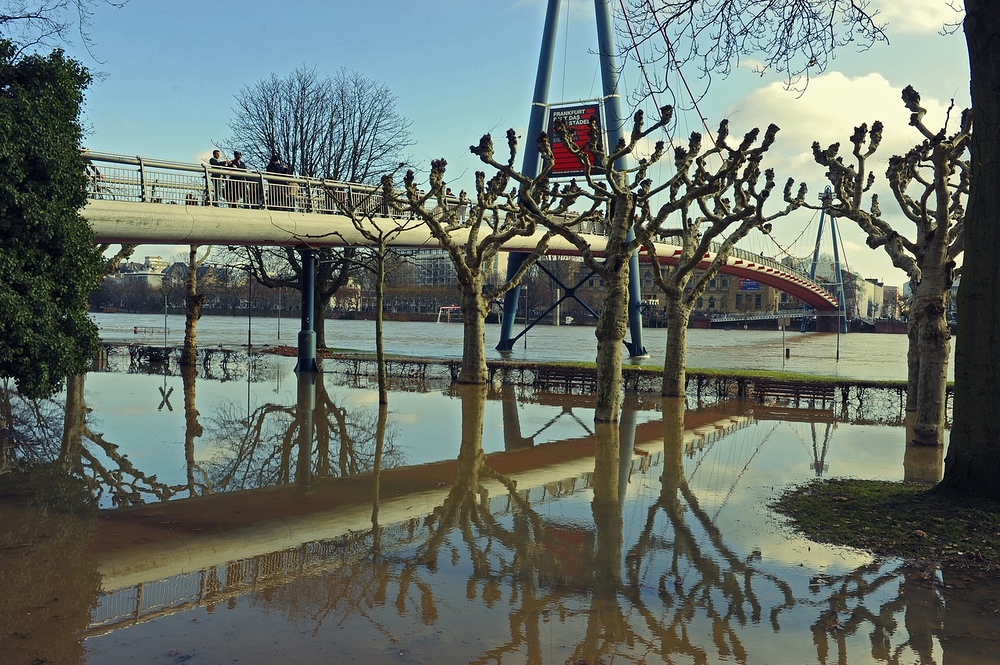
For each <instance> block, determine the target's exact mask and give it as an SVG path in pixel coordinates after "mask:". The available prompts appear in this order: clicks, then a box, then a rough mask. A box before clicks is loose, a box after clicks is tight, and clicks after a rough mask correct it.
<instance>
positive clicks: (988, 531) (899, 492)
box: [772, 479, 1000, 571]
mask: <svg viewBox="0 0 1000 665" xmlns="http://www.w3.org/2000/svg"><path fill="white" fill-rule="evenodd" d="M772 507H773V508H774V509H775V510H776V511H778V512H779V513H782V514H784V515H786V516H788V517H789V518H790V519H791V522H792V526H793V527H794V528H795V529H796V530H797V531H799V532H801V533H802V534H804V535H805V536H807V537H808V538H811V539H812V540H815V541H817V542H820V543H830V544H833V545H844V546H849V547H856V548H859V549H863V550H867V551H869V552H872V553H873V554H877V555H880V556H887V557H898V558H901V559H906V560H908V561H913V562H927V563H939V564H942V565H948V566H961V567H963V568H979V569H982V570H984V571H985V570H990V571H995V570H997V569H998V568H1000V502H996V501H985V500H978V499H968V498H960V497H954V496H951V495H947V494H936V493H932V492H930V491H929V490H928V488H927V487H926V486H923V485H911V484H903V483H893V482H887V481H875V480H853V479H830V480H815V481H812V482H810V483H806V484H804V485H799V486H797V487H793V488H791V489H789V490H787V491H786V492H785V493H784V494H783V495H782V496H781V497H780V498H778V500H777V501H776V502H775V503H774V504H773V506H772Z"/></svg>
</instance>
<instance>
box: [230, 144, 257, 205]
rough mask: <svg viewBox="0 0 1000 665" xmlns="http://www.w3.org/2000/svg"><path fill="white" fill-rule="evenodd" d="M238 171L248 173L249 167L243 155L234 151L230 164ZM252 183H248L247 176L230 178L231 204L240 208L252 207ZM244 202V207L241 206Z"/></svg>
mask: <svg viewBox="0 0 1000 665" xmlns="http://www.w3.org/2000/svg"><path fill="white" fill-rule="evenodd" d="M229 164H230V166H232V167H233V168H234V169H236V170H237V171H246V170H247V165H246V164H245V163H244V162H243V153H242V152H240V151H239V150H234V151H233V159H232V161H230V162H229ZM249 185H250V183H249V182H247V178H246V176H242V175H232V176H229V198H231V199H232V201H230V203H232V204H234V205H236V206H237V207H239V208H249V207H251V205H250V198H251V196H250V191H251V189H252V188H251V187H250V186H249ZM240 201H242V205H240Z"/></svg>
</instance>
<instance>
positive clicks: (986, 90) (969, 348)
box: [939, 0, 1000, 498]
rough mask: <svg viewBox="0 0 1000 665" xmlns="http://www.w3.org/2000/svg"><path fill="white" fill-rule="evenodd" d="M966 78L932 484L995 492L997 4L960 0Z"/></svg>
mask: <svg viewBox="0 0 1000 665" xmlns="http://www.w3.org/2000/svg"><path fill="white" fill-rule="evenodd" d="M965 13H966V16H965V21H964V28H965V39H966V43H967V45H968V49H969V70H970V74H971V77H972V116H973V128H974V131H973V133H972V144H971V149H972V159H971V168H972V171H971V177H972V180H971V190H970V192H969V203H968V208H967V210H966V216H965V256H964V258H963V266H962V283H961V285H960V286H959V289H958V330H959V333H958V342H957V344H956V349H955V410H954V411H955V415H954V421H953V424H952V430H951V442H950V445H949V446H948V455H947V457H946V459H945V472H944V479H943V480H942V481H941V484H940V485H939V487H940V488H942V489H944V490H949V491H955V492H961V493H964V494H969V495H976V496H983V497H992V498H1000V482H997V478H1000V454H998V453H1000V389H998V388H1000V361H998V359H997V357H996V356H997V349H1000V316H997V315H996V314H997V309H998V307H997V305H998V298H1000V271H998V270H997V267H996V266H997V253H998V252H1000V220H998V219H997V215H998V214H1000V187H998V186H997V183H998V182H1000V3H998V2H995V0H965Z"/></svg>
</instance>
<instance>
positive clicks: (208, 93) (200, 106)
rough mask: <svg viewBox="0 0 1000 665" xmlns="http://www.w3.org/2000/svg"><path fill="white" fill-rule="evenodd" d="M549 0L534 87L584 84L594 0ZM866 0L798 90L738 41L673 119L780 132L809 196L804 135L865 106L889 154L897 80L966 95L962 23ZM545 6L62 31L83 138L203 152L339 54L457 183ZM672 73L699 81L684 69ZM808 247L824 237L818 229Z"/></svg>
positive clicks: (141, 9) (926, 7) (534, 47)
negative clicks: (80, 100)
mask: <svg viewBox="0 0 1000 665" xmlns="http://www.w3.org/2000/svg"><path fill="white" fill-rule="evenodd" d="M562 5H563V10H562V15H561V18H560V32H559V35H558V37H557V43H558V46H557V52H556V59H555V60H556V61H555V64H554V67H553V75H552V84H551V88H550V101H551V102H560V101H576V100H580V99H591V98H595V97H597V96H599V95H600V93H601V82H600V74H599V70H598V62H597V56H596V55H595V54H594V51H595V49H596V28H595V23H594V9H593V3H591V2H589V0H564V2H563V3H562ZM873 6H875V7H876V8H877V9H879V11H880V12H881V14H880V16H881V18H882V19H883V20H885V21H887V22H888V26H887V29H886V32H887V34H888V36H889V39H890V44H889V45H883V44H879V45H876V46H875V47H873V48H872V49H871V50H869V51H867V52H856V51H855V50H852V49H851V48H850V47H848V48H845V49H842V50H840V51H838V52H837V53H836V56H835V58H834V59H833V60H832V61H831V62H830V65H829V67H828V68H827V70H826V71H825V72H823V73H822V74H819V75H814V76H813V77H812V79H811V81H810V83H809V85H808V87H807V88H806V89H805V91H804V92H802V91H789V90H787V89H786V88H785V86H784V85H783V83H784V78H783V77H782V75H780V74H774V75H770V74H766V75H763V76H762V75H759V74H757V73H755V72H754V67H753V65H754V61H753V59H752V58H750V59H747V60H744V61H743V63H741V66H740V67H739V68H737V69H736V70H735V71H734V72H733V74H732V75H730V76H729V77H728V78H726V79H722V78H715V79H714V80H713V82H712V86H711V87H710V89H709V91H708V93H707V94H706V96H705V97H704V99H702V100H701V102H699V105H698V109H697V111H693V110H692V111H684V112H680V113H679V114H678V123H677V128H676V136H678V137H682V138H683V137H686V136H687V134H688V133H690V132H691V131H699V130H700V131H704V129H703V127H702V126H701V121H700V117H704V118H705V119H706V121H707V123H708V126H709V127H711V128H713V130H714V128H716V127H717V125H718V122H719V121H720V120H722V119H723V118H728V119H729V120H730V123H731V128H732V133H733V134H734V135H737V136H739V135H742V134H743V133H745V132H746V131H748V130H750V129H751V128H753V127H761V128H763V127H766V126H767V125H768V124H769V123H771V122H773V123H775V124H777V125H778V126H779V127H781V132H780V133H779V135H778V141H777V143H776V145H775V147H774V148H773V149H772V150H771V151H770V153H769V155H768V158H767V159H766V162H765V165H766V166H771V167H773V168H774V169H775V171H776V172H777V174H778V179H779V182H784V180H785V179H786V178H787V177H789V176H791V177H793V178H795V179H796V180H798V181H805V182H806V183H807V184H808V186H809V191H810V194H809V196H810V198H811V199H812V200H816V197H817V196H818V194H819V192H821V191H822V189H823V187H824V182H825V180H824V178H823V171H822V169H821V168H820V167H818V166H816V165H815V164H814V162H813V159H812V152H811V145H812V142H813V141H819V142H820V143H821V144H822V145H824V146H826V145H828V144H830V143H833V142H837V141H840V142H841V143H844V142H846V140H847V138H848V137H849V136H850V134H851V132H852V129H853V127H854V126H855V125H857V124H859V123H861V122H867V123H869V124H870V123H871V122H872V121H873V120H881V121H883V122H884V123H885V125H886V131H885V139H884V140H883V146H882V148H881V149H880V151H879V153H878V155H877V157H878V160H876V161H877V165H875V166H873V170H874V171H875V173H876V175H877V176H879V177H881V176H883V175H884V170H885V169H884V164H885V163H886V162H887V161H888V157H889V156H890V155H892V154H901V153H903V152H905V151H906V150H907V149H908V148H909V147H911V146H912V145H913V144H915V143H916V142H917V136H916V134H915V131H914V130H912V128H909V127H908V126H907V124H908V117H909V114H908V112H907V111H906V110H905V108H904V107H903V105H902V103H901V101H900V91H901V90H902V89H903V87H905V86H906V85H908V84H909V85H913V87H914V88H916V90H917V91H918V92H920V93H921V95H922V101H923V105H924V106H925V107H926V108H927V109H928V115H927V122H928V124H929V125H930V126H931V127H932V128H934V129H937V128H939V127H940V126H941V124H942V123H943V122H944V119H945V111H946V109H947V107H948V105H949V103H950V102H951V100H954V102H955V105H956V107H957V108H959V109H961V108H965V107H966V106H968V104H969V101H968V100H969V85H968V59H967V54H966V52H965V44H964V38H963V35H962V33H961V31H959V32H957V34H942V27H943V26H944V25H945V24H947V23H955V21H957V20H960V18H961V15H959V14H956V13H955V12H954V10H953V9H952V8H951V7H950V6H949V3H948V0H873ZM545 8H546V1H545V0H492V1H490V2H471V1H469V0H465V1H461V0H425V1H423V2H398V1H396V2H389V1H388V0H367V1H366V2H343V1H341V2H336V1H335V2H330V1H329V0H326V1H314V0H303V1H300V2H288V3H280V4H279V3H275V2H262V1H259V0H239V1H235V0H213V1H212V2H204V0H197V1H195V0H171V1H170V2H165V1H163V0H159V1H153V0H130V1H129V2H128V3H127V4H125V5H124V6H123V7H122V8H114V7H111V6H99V7H97V9H96V11H95V14H94V16H93V17H92V18H93V20H92V25H91V27H90V29H89V35H90V39H91V46H90V47H89V48H85V47H84V46H83V45H82V44H81V43H80V42H81V40H80V39H79V38H76V39H75V42H76V43H75V44H71V45H70V46H68V47H67V48H66V50H67V52H68V53H69V54H70V55H72V56H74V57H76V58H77V59H79V60H80V61H81V62H82V63H83V64H84V65H86V66H87V67H88V68H89V69H90V70H91V71H93V72H95V73H98V74H99V77H98V78H97V80H95V82H94V83H93V84H92V86H91V87H90V89H89V90H88V92H87V94H86V101H85V109H84V116H83V122H84V125H85V127H86V128H87V135H86V137H85V140H84V145H85V146H86V147H88V148H90V149H91V150H95V151H100V152H111V153H119V154H126V155H140V156H143V157H149V158H158V159H165V160H174V161H185V162H198V161H202V160H207V158H208V157H209V155H210V153H211V150H212V148H213V147H214V146H215V145H216V144H222V143H225V140H226V139H227V138H228V137H229V135H230V130H229V126H228V125H229V122H230V120H231V118H232V117H233V107H234V99H235V96H236V95H237V93H238V92H239V91H240V90H241V89H242V88H243V87H245V86H253V85H254V84H255V83H256V82H257V81H259V80H261V79H264V78H266V77H269V76H270V75H271V73H274V74H277V75H278V76H279V77H281V76H284V75H287V74H288V73H290V72H291V71H292V70H294V69H296V68H297V67H300V66H306V67H315V68H316V69H317V71H318V72H320V73H321V74H325V73H329V74H331V75H332V74H335V73H336V72H337V71H338V70H340V69H342V68H343V69H347V70H349V71H354V72H358V73H360V74H363V75H364V76H366V77H368V78H370V79H373V80H376V81H379V82H381V83H384V84H385V85H386V86H387V87H388V88H389V89H390V90H391V91H392V92H393V93H394V94H395V95H396V104H397V111H398V112H399V113H400V114H401V115H403V116H405V117H406V118H408V119H409V120H410V121H411V122H412V125H411V134H412V138H413V140H414V141H415V144H414V145H413V146H412V147H410V148H409V150H408V157H409V158H410V162H411V163H413V164H415V165H416V166H417V168H418V169H420V168H426V166H427V165H429V163H430V161H431V160H432V159H435V158H441V157H443V158H445V159H446V160H447V161H448V180H449V184H453V189H455V191H458V190H460V189H463V188H464V189H471V187H472V178H473V174H474V172H475V171H476V170H477V169H480V168H481V165H480V163H479V161H478V159H477V158H475V157H474V156H473V155H471V154H470V153H469V146H470V145H472V144H474V143H477V142H478V140H479V137H480V136H481V135H482V134H484V133H492V134H493V135H494V137H495V138H497V139H498V142H501V143H502V137H503V134H504V132H505V131H506V130H507V129H508V128H510V127H513V128H514V129H516V130H518V132H519V134H521V135H523V133H524V130H525V128H526V125H527V122H528V114H529V111H530V107H531V95H532V91H533V88H534V78H535V71H536V68H537V62H538V51H539V45H540V41H541V32H542V23H543V19H544V14H545ZM683 75H684V77H685V78H686V79H687V80H689V81H690V82H691V83H692V85H693V86H695V87H698V86H699V85H701V80H700V79H699V77H698V73H697V72H696V71H693V70H692V71H684V72H683ZM639 83H640V79H639V74H638V72H636V71H626V72H625V73H624V75H623V77H622V81H621V84H620V85H621V87H622V88H623V90H622V95H623V97H624V96H625V95H626V94H627V92H628V90H630V89H631V88H632V87H635V86H637V85H638V84H639ZM681 101H682V102H683V101H684V100H683V99H682V100H681ZM660 103H662V101H661V102H660ZM681 105H682V104H679V105H678V106H681ZM683 105H684V106H690V104H689V103H688V104H683ZM698 111H700V113H698ZM627 112H628V111H627V110H626V113H627ZM952 115H953V119H952V124H951V126H952V127H954V123H955V119H954V118H955V117H957V115H956V114H954V113H953V114H952ZM668 176H669V173H667V172H663V175H662V177H664V178H665V177H668ZM653 177H654V179H655V178H656V177H657V174H655V173H654V174H653ZM892 206H893V204H892V203H891V201H890V199H889V198H888V197H887V196H883V197H882V209H883V212H884V213H885V214H886V216H887V217H892V219H893V221H894V223H895V224H897V228H898V229H899V230H900V231H902V232H903V233H904V234H907V235H911V230H912V227H909V226H907V224H908V223H907V222H905V220H902V219H901V218H899V216H898V215H896V216H893V215H891V213H890V209H891V208H892ZM897 220H898V221H897ZM816 224H817V215H815V214H814V213H812V212H811V211H800V212H798V213H796V214H795V215H794V216H792V217H790V218H787V219H784V220H780V221H778V222H776V224H775V231H774V234H773V235H774V241H771V240H768V239H764V238H762V237H760V235H759V234H753V235H752V237H751V238H748V239H747V240H746V241H745V242H744V243H743V244H742V245H741V246H743V247H744V248H745V249H748V250H750V251H754V252H759V251H764V252H765V253H766V254H769V255H772V256H777V257H778V258H780V257H781V253H780V252H781V251H782V250H781V249H779V247H778V245H780V246H781V247H783V248H786V249H787V251H788V252H789V253H790V254H792V255H794V256H796V257H801V256H806V255H808V254H809V253H810V252H811V248H812V245H813V244H814V242H815V239H816V238H815V236H816ZM838 226H839V229H840V235H841V237H842V239H843V255H844V257H845V259H846V262H847V265H848V267H849V268H850V269H852V270H854V271H857V272H861V273H862V275H864V276H865V277H866V278H875V279H879V280H882V281H884V282H885V283H886V284H887V285H901V284H902V283H903V282H904V281H905V279H904V276H903V273H902V272H901V271H899V270H898V269H896V268H893V267H892V265H891V263H890V262H889V260H888V258H887V257H885V255H884V254H883V253H881V252H875V251H873V250H870V249H868V248H867V247H866V246H865V244H864V236H863V234H862V233H861V232H860V231H859V230H857V229H856V228H854V227H852V226H851V225H849V223H848V222H847V221H846V220H845V221H843V222H841V223H839V225H838ZM775 242H777V244H778V245H776V244H775ZM822 250H823V251H825V252H829V251H830V247H829V239H827V240H825V241H824V243H823V246H822ZM181 251H182V248H179V247H141V248H139V250H138V251H137V252H136V255H135V256H136V258H137V260H140V261H141V260H142V258H143V256H145V255H147V254H155V255H162V256H164V258H168V259H173V258H174V257H176V256H177V255H178V254H179V253H180V252H181Z"/></svg>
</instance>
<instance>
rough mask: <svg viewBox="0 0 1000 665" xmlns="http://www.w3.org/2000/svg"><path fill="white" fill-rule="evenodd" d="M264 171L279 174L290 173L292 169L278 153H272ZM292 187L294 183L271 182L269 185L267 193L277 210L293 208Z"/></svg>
mask: <svg viewBox="0 0 1000 665" xmlns="http://www.w3.org/2000/svg"><path fill="white" fill-rule="evenodd" d="M264 171H265V172H267V173H276V174H279V175H289V174H290V173H291V171H292V170H291V169H290V168H288V166H286V165H285V163H284V162H282V161H281V158H280V157H278V155H271V161H269V162H268V163H267V167H266V168H265V169H264ZM291 188H292V185H291V184H290V183H269V184H268V186H267V195H268V202H269V203H270V205H271V207H272V208H274V209H275V210H291V209H292V207H291V205H289V204H290V203H291V198H292V197H291Z"/></svg>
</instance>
